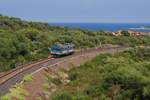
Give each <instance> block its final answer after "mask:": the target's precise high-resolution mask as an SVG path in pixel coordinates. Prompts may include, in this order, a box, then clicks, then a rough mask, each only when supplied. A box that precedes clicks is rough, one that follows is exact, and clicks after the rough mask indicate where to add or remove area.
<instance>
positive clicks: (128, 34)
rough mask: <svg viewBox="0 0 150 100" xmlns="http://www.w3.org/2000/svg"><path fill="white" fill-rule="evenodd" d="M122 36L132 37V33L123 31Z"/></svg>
mask: <svg viewBox="0 0 150 100" xmlns="http://www.w3.org/2000/svg"><path fill="white" fill-rule="evenodd" d="M121 34H123V36H130V33H129V32H128V31H122V32H121Z"/></svg>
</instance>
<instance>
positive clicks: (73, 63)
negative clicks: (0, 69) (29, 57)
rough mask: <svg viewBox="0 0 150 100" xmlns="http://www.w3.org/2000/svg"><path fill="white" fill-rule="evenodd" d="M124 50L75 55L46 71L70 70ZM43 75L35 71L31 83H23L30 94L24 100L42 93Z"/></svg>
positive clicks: (35, 97)
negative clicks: (99, 56) (98, 57)
mask: <svg viewBox="0 0 150 100" xmlns="http://www.w3.org/2000/svg"><path fill="white" fill-rule="evenodd" d="M124 49H125V48H118V49H116V48H114V49H103V50H97V51H93V52H90V53H82V54H81V55H77V56H74V57H72V58H68V59H65V60H64V61H61V62H58V63H57V64H55V65H50V66H49V67H48V70H51V71H52V72H58V71H59V70H60V69H65V70H70V69H71V68H72V67H77V66H79V65H82V64H84V63H85V62H87V61H90V60H91V59H93V58H94V57H95V56H97V55H99V54H101V53H116V52H119V51H121V50H124ZM44 73H45V71H44V70H39V71H36V73H34V74H33V77H34V79H33V81H32V82H30V83H25V89H26V90H27V91H28V92H29V94H30V95H29V96H28V97H27V98H26V100H37V97H38V96H39V95H40V94H41V93H42V91H43V84H44V83H45V79H44V78H45V76H44Z"/></svg>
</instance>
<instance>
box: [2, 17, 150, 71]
mask: <svg viewBox="0 0 150 100" xmlns="http://www.w3.org/2000/svg"><path fill="white" fill-rule="evenodd" d="M56 42H61V43H66V42H72V43H74V44H75V45H76V48H87V47H94V46H97V45H100V44H108V43H109V44H119V45H130V46H135V45H149V44H150V37H147V36H140V37H129V36H122V37H115V36H112V35H111V34H110V33H106V32H103V31H98V32H90V31H87V30H81V29H68V28H64V27H55V26H49V25H48V24H47V23H41V22H27V21H23V20H21V19H19V18H14V17H7V16H2V15H0V72H2V71H8V70H11V69H14V68H16V67H17V66H18V65H22V64H25V63H29V62H32V61H35V60H38V59H41V58H45V57H47V56H48V54H49V53H48V52H49V51H48V47H50V46H51V45H52V44H54V43H56Z"/></svg>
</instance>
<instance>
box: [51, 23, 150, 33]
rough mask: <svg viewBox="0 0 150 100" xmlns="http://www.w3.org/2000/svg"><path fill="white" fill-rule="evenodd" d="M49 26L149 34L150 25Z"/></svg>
mask: <svg viewBox="0 0 150 100" xmlns="http://www.w3.org/2000/svg"><path fill="white" fill-rule="evenodd" d="M49 25H50V26H61V27H67V28H71V29H77V28H80V29H86V30H89V31H101V30H103V31H109V32H116V31H119V30H133V31H138V32H145V33H146V32H150V28H146V27H150V23H49Z"/></svg>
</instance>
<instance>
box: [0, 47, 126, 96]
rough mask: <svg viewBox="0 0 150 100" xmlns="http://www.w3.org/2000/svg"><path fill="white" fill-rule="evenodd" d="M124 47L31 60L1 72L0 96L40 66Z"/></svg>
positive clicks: (82, 51)
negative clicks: (6, 71)
mask: <svg viewBox="0 0 150 100" xmlns="http://www.w3.org/2000/svg"><path fill="white" fill-rule="evenodd" d="M124 48H126V47H121V46H117V47H105V48H100V47H97V48H91V49H87V50H80V51H77V52H76V53H75V54H74V55H71V56H66V57H62V58H47V59H44V60H40V61H37V62H33V63H31V64H27V65H23V66H21V67H18V68H17V69H15V70H12V71H10V72H8V73H6V74H3V75H1V76H0V96H2V95H4V94H5V93H7V92H8V91H9V88H10V87H11V86H13V85H15V84H16V83H18V82H21V81H22V78H23V77H24V75H27V74H31V73H32V72H35V71H36V70H38V69H40V68H43V67H45V68H47V66H49V65H52V64H55V63H58V62H60V61H62V60H64V59H67V58H70V57H73V56H76V55H80V54H83V53H90V52H94V51H97V50H101V51H105V50H110V49H115V50H117V49H118V50H119V49H124ZM3 91H5V92H3Z"/></svg>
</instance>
